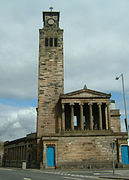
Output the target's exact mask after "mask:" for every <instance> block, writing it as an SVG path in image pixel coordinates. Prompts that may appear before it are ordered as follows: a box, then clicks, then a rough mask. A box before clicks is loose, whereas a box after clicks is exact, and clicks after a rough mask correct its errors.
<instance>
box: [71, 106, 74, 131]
mask: <svg viewBox="0 0 129 180" xmlns="http://www.w3.org/2000/svg"><path fill="white" fill-rule="evenodd" d="M73 130H74V105H73V104H71V131H73Z"/></svg>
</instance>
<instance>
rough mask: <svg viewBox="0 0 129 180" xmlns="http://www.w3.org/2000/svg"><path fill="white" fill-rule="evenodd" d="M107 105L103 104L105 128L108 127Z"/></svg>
mask: <svg viewBox="0 0 129 180" xmlns="http://www.w3.org/2000/svg"><path fill="white" fill-rule="evenodd" d="M107 114H108V113H107V106H105V124H106V130H107V129H108V116H107Z"/></svg>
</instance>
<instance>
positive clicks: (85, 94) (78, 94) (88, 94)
mask: <svg viewBox="0 0 129 180" xmlns="http://www.w3.org/2000/svg"><path fill="white" fill-rule="evenodd" d="M110 97H111V94H106V93H102V92H98V91H94V90H91V89H87V88H84V89H81V90H78V91H73V92H70V93H66V94H63V95H61V98H110Z"/></svg>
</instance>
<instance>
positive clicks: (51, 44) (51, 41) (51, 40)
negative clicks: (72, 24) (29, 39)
mask: <svg viewBox="0 0 129 180" xmlns="http://www.w3.org/2000/svg"><path fill="white" fill-rule="evenodd" d="M52 46H53V38H50V47H52Z"/></svg>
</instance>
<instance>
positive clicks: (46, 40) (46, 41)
mask: <svg viewBox="0 0 129 180" xmlns="http://www.w3.org/2000/svg"><path fill="white" fill-rule="evenodd" d="M45 46H48V38H45Z"/></svg>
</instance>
